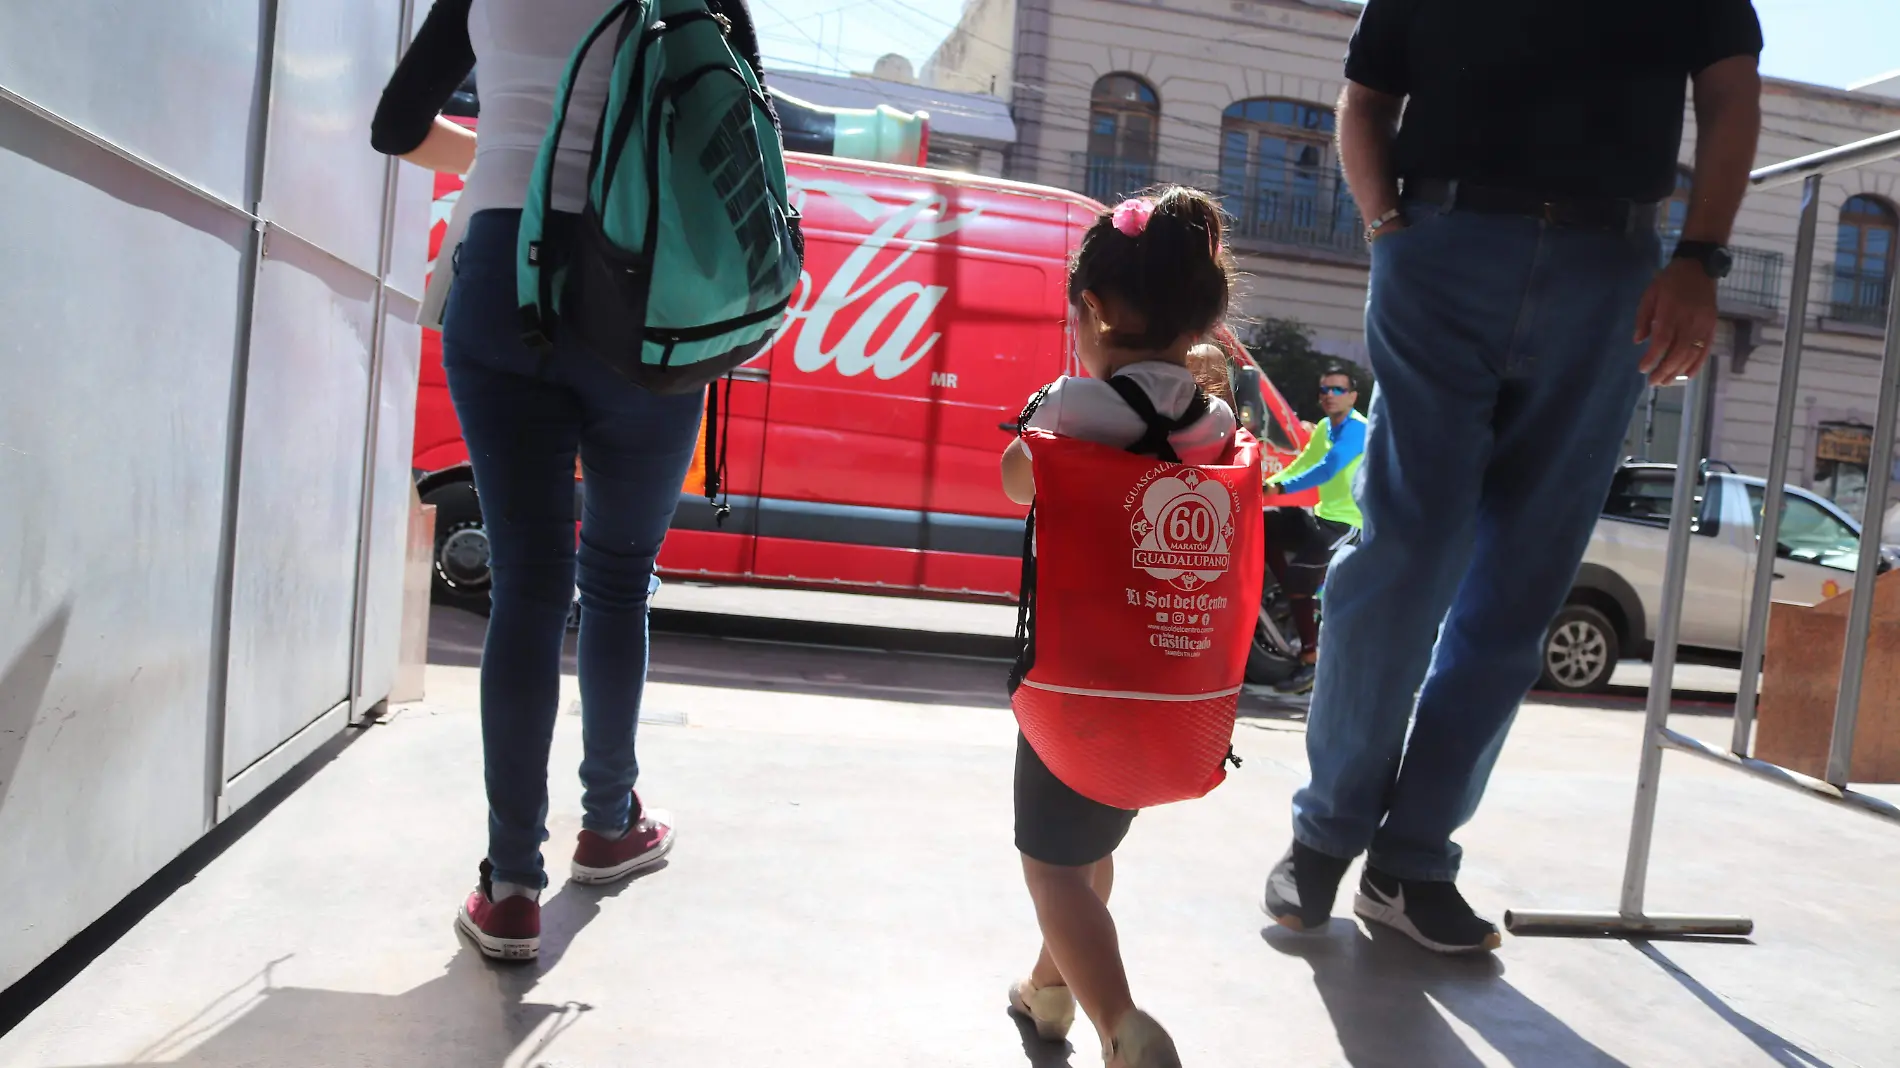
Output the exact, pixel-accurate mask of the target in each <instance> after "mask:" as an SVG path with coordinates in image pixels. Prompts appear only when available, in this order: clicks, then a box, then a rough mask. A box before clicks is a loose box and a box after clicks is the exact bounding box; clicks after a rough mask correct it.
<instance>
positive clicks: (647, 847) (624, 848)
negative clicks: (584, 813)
mask: <svg viewBox="0 0 1900 1068" xmlns="http://www.w3.org/2000/svg"><path fill="white" fill-rule="evenodd" d="M633 814H634V815H633V825H632V826H631V827H628V828H627V833H626V834H624V835H621V836H620V837H619V838H608V837H606V836H605V835H600V834H595V833H594V832H593V831H582V832H581V837H580V841H578V842H576V843H575V845H574V869H573V872H574V881H575V882H577V883H586V884H589V885H594V886H598V885H600V884H601V883H611V882H617V881H619V880H621V879H625V878H626V877H628V876H629V875H632V874H634V873H635V872H638V871H644V870H646V869H647V868H651V867H653V866H654V865H655V864H658V863H659V862H660V861H662V860H665V859H666V855H667V853H669V852H671V851H672V849H673V838H674V835H673V820H672V818H671V817H670V816H668V815H667V814H666V813H664V812H661V811H658V810H655V811H651V812H649V811H647V810H646V809H644V808H642V807H641V805H640V795H639V794H634V795H633Z"/></svg>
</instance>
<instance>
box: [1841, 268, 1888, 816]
mask: <svg viewBox="0 0 1900 1068" xmlns="http://www.w3.org/2000/svg"><path fill="white" fill-rule="evenodd" d="M1884 353H1885V355H1884V358H1883V359H1882V361H1881V366H1880V404H1879V407H1878V408H1877V409H1876V410H1875V411H1876V414H1875V415H1874V443H1873V449H1872V452H1871V453H1870V454H1869V455H1868V457H1867V499H1866V501H1865V502H1864V503H1863V504H1862V505H1861V513H1860V514H1861V521H1860V566H1859V567H1858V568H1857V569H1856V570H1855V572H1854V597H1853V601H1852V602H1851V604H1850V606H1849V607H1848V610H1847V640H1846V642H1845V643H1844V647H1843V649H1842V651H1841V689H1840V693H1839V695H1838V696H1837V697H1836V699H1835V703H1834V734H1833V737H1832V738H1831V739H1829V742H1828V752H1827V781H1828V782H1829V783H1830V784H1831V785H1833V786H1834V787H1835V788H1836V789H1841V790H1844V789H1846V788H1847V781H1848V776H1849V775H1850V774H1852V771H1853V764H1854V729H1855V727H1857V726H1858V725H1859V723H1860V688H1861V686H1860V684H1861V676H1862V673H1863V672H1864V670H1865V669H1866V666H1867V638H1868V636H1869V635H1870V634H1871V633H1872V632H1873V623H1874V581H1875V579H1877V578H1878V577H1879V575H1880V534H1881V527H1882V526H1883V525H1884V522H1885V520H1886V513H1887V491H1888V488H1889V486H1890V485H1891V484H1892V481H1893V437H1894V420H1895V416H1896V415H1900V291H1894V290H1889V292H1888V297H1887V344H1886V347H1885V350H1884Z"/></svg>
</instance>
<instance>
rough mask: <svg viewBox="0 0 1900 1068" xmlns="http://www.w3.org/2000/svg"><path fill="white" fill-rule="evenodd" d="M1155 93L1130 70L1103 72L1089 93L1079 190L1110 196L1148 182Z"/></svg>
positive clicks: (1156, 121)
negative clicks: (1084, 172) (1084, 174)
mask: <svg viewBox="0 0 1900 1068" xmlns="http://www.w3.org/2000/svg"><path fill="white" fill-rule="evenodd" d="M1160 125H1161V97H1160V96H1158V95H1156V93H1155V91H1154V87H1153V86H1151V85H1149V84H1148V83H1147V82H1145V81H1143V80H1141V79H1140V78H1137V77H1135V76H1134V75H1132V74H1109V75H1104V76H1103V77H1102V78H1101V79H1099V80H1098V81H1096V83H1095V90H1094V92H1093V93H1091V94H1090V96H1089V151H1088V182H1087V189H1085V190H1084V192H1086V193H1088V194H1089V195H1090V196H1092V197H1094V198H1095V199H1097V200H1108V201H1112V200H1115V199H1117V198H1119V197H1121V196H1124V195H1126V194H1128V193H1133V192H1135V191H1136V190H1139V189H1141V188H1142V187H1144V186H1148V185H1152V184H1154V164H1155V138H1156V134H1157V132H1158V130H1159V128H1160Z"/></svg>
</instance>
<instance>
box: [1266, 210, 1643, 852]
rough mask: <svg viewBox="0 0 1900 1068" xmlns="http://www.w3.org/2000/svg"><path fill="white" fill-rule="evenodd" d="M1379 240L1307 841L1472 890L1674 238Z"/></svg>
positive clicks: (1451, 234) (1528, 231)
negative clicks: (1648, 292) (1517, 719)
mask: <svg viewBox="0 0 1900 1068" xmlns="http://www.w3.org/2000/svg"><path fill="white" fill-rule="evenodd" d="M1406 219H1407V222H1408V226H1407V227H1406V229H1404V230H1401V231H1399V232H1397V233H1395V234H1392V235H1390V236H1388V237H1384V238H1381V239H1379V240H1378V241H1375V242H1373V245H1372V281H1371V289H1370V292H1369V294H1368V298H1367V301H1366V339H1367V345H1368V347H1369V348H1370V350H1371V356H1372V370H1373V374H1374V376H1375V378H1376V379H1377V382H1378V385H1377V388H1376V390H1375V391H1374V393H1373V398H1372V411H1371V425H1370V427H1369V433H1368V437H1367V444H1366V457H1365V463H1364V465H1363V467H1362V468H1361V473H1360V476H1359V484H1358V487H1357V497H1358V500H1359V506H1360V509H1361V510H1362V511H1363V512H1364V513H1365V527H1364V532H1363V535H1362V538H1361V540H1360V543H1359V545H1358V546H1356V547H1351V548H1348V549H1346V550H1344V551H1342V552H1341V553H1340V554H1339V556H1338V557H1337V558H1336V559H1335V560H1334V562H1333V566H1332V571H1331V573H1330V574H1329V575H1328V577H1327V581H1326V610H1325V613H1324V620H1323V622H1322V628H1323V629H1322V631H1321V636H1320V648H1321V649H1323V650H1324V654H1323V655H1322V656H1321V657H1320V659H1319V674H1318V678H1317V680H1316V684H1315V687H1314V692H1313V705H1312V713H1311V715H1310V717H1309V719H1308V724H1307V740H1306V748H1307V756H1308V759H1309V762H1310V764H1311V769H1312V781H1311V782H1310V783H1309V784H1308V785H1307V786H1306V787H1305V788H1304V789H1302V790H1301V791H1300V792H1299V793H1298V794H1297V795H1295V797H1294V799H1293V824H1294V834H1295V836H1296V837H1297V838H1298V839H1299V840H1300V841H1301V842H1303V843H1305V844H1306V845H1308V846H1310V847H1312V848H1314V849H1317V850H1319V851H1320V852H1322V853H1326V854H1330V855H1332V856H1336V857H1345V858H1350V857H1354V856H1357V855H1358V854H1359V853H1361V852H1368V853H1369V856H1368V860H1369V862H1370V863H1371V864H1372V865H1373V866H1375V867H1377V868H1378V869H1379V870H1380V871H1382V872H1385V873H1387V874H1390V875H1394V876H1397V877H1399V878H1404V879H1423V880H1449V879H1454V878H1456V877H1457V874H1458V863H1459V859H1460V855H1461V851H1460V850H1459V848H1458V846H1457V845H1456V844H1454V843H1453V842H1452V841H1451V835H1452V832H1453V831H1455V830H1456V829H1457V828H1459V827H1460V826H1462V825H1463V824H1464V823H1465V822H1466V821H1468V820H1469V819H1470V818H1471V816H1472V814H1473V813H1475V812H1476V811H1477V807H1478V801H1479V799H1480V798H1481V797H1482V796H1483V794H1484V787H1485V783H1486V781H1487V780H1488V779H1489V778H1490V775H1491V769H1492V766H1493V765H1494V764H1495V763H1496V762H1497V757H1498V752H1499V750H1500V749H1501V748H1502V747H1503V744H1504V737H1505V734H1506V732H1507V731H1508V730H1509V728H1510V724H1511V720H1512V718H1513V716H1515V714H1516V712H1517V707H1518V704H1519V702H1520V701H1522V700H1523V698H1524V695H1525V693H1526V692H1528V691H1529V689H1530V687H1531V684H1532V683H1534V682H1535V681H1536V679H1537V676H1538V672H1539V661H1540V657H1541V650H1542V642H1543V637H1544V631H1545V629H1546V628H1547V627H1548V626H1549V625H1550V620H1551V617H1552V616H1554V615H1555V614H1556V612H1557V610H1558V609H1559V608H1560V607H1562V605H1563V601H1564V598H1565V596H1566V594H1567V593H1568V592H1569V589H1570V586H1571V583H1572V581H1573V580H1574V579H1575V578H1576V574H1577V565H1578V563H1579V562H1580V561H1581V560H1582V558H1583V552H1584V549H1585V547H1586V546H1587V544H1588V542H1589V539H1590V531H1591V529H1592V528H1593V527H1594V525H1595V523H1596V520H1597V516H1598V514H1599V513H1600V512H1601V510H1602V506H1603V501H1604V497H1605V496H1606V495H1607V493H1608V492H1609V483H1610V478H1611V476H1612V475H1613V474H1614V472H1615V469H1616V466H1617V463H1618V461H1619V456H1618V450H1619V447H1620V445H1621V443H1622V441H1623V436H1624V433H1625V432H1626V431H1627V429H1628V427H1629V420H1630V414H1631V412H1632V411H1633V410H1634V408H1635V405H1636V400H1637V398H1638V397H1639V396H1640V395H1641V393H1642V390H1643V378H1642V376H1641V374H1640V373H1639V372H1638V370H1637V363H1638V361H1639V359H1640V358H1641V354H1642V349H1641V347H1640V346H1638V345H1636V344H1634V343H1632V342H1631V340H1630V339H1631V336H1632V335H1633V334H1634V332H1635V319H1636V309H1637V305H1638V304H1639V303H1640V302H1641V299H1642V294H1643V290H1644V288H1645V287H1646V286H1647V285H1648V283H1649V281H1650V279H1651V278H1652V277H1654V275H1655V272H1656V263H1657V259H1658V256H1659V254H1660V249H1659V248H1658V239H1657V237H1656V235H1655V234H1654V233H1653V232H1651V231H1649V230H1647V229H1644V230H1642V231H1641V232H1634V233H1604V232H1599V231H1585V230H1575V229H1559V228H1553V227H1551V226H1548V225H1546V224H1545V223H1543V222H1541V221H1539V220H1536V219H1531V218H1525V217H1520V216H1507V215H1485V214H1479V213H1476V212H1470V211H1450V212H1447V211H1443V210H1441V209H1440V208H1438V207H1436V206H1431V205H1425V204H1419V203H1411V204H1408V205H1407V207H1406Z"/></svg>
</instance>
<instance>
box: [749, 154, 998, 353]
mask: <svg viewBox="0 0 1900 1068" xmlns="http://www.w3.org/2000/svg"><path fill="white" fill-rule="evenodd" d="M820 194H821V195H824V196H828V197H831V198H832V199H834V200H836V201H837V202H838V203H839V204H841V205H843V206H844V207H846V208H848V209H850V210H851V211H852V212H853V213H854V214H856V215H857V216H858V217H859V218H861V219H863V220H865V221H866V222H870V223H874V224H876V225H875V228H874V229H873V230H872V231H871V232H870V233H869V234H868V235H866V236H865V238H864V240H863V241H862V242H861V243H860V244H859V245H858V247H857V248H855V249H853V250H852V251H851V254H850V255H849V256H846V257H845V260H844V262H843V263H842V264H840V265H839V266H838V269H837V271H835V272H834V273H833V274H832V276H831V277H830V278H829V279H826V281H825V283H824V288H823V289H820V288H819V287H818V285H817V283H816V281H815V280H814V279H813V278H812V276H811V273H810V272H806V273H805V274H804V276H803V277H802V278H801V279H800V280H799V288H798V295H797V296H796V297H795V298H794V299H793V301H792V306H791V308H790V309H789V310H788V311H787V312H786V318H785V325H784V327H782V328H781V329H780V335H779V336H780V337H781V338H783V337H784V336H785V332H786V331H790V330H794V329H796V330H797V331H798V338H797V340H796V341H795V342H794V344H793V347H792V363H793V364H794V365H795V366H796V367H797V368H798V369H799V370H801V371H804V372H806V373H811V372H813V371H819V370H822V369H823V368H824V367H825V366H826V365H827V364H831V365H834V366H836V367H837V369H838V373H839V374H841V375H846V376H852V375H860V374H863V373H864V372H865V371H870V372H871V373H872V374H874V375H876V376H877V377H878V378H882V379H891V378H896V377H897V376H899V375H901V374H903V373H904V372H906V371H908V370H910V369H911V368H913V367H915V366H917V364H918V363H919V362H920V361H922V360H923V358H924V357H925V356H926V355H927V354H929V352H930V350H931V348H932V347H934V346H935V345H936V344H937V342H938V340H939V339H941V338H942V337H943V334H942V333H941V332H932V333H930V334H929V335H928V336H923V335H924V330H925V328H926V327H928V326H929V325H930V318H931V316H932V315H933V314H935V313H936V310H937V305H939V304H941V303H942V302H943V298H944V294H945V293H948V292H949V289H948V288H947V287H945V286H937V285H925V284H923V283H921V282H899V283H897V284H895V285H891V286H887V287H886V286H885V283H886V282H887V281H889V280H890V278H891V276H892V275H894V274H896V273H897V271H898V269H899V268H901V267H903V266H904V264H905V262H906V261H908V260H909V259H910V258H911V256H913V255H915V254H916V252H917V245H916V244H914V242H923V241H935V240H937V239H938V238H941V237H944V236H945V235H947V234H951V233H955V232H956V231H957V230H960V229H962V228H963V227H965V226H967V225H969V224H970V222H971V221H972V220H974V219H976V217H977V216H978V215H981V214H982V209H981V208H972V209H970V210H968V211H964V212H960V213H958V214H956V215H946V214H945V212H946V210H947V209H948V208H949V201H948V199H947V198H945V197H944V196H943V195H941V194H939V193H936V192H926V193H924V194H923V195H921V196H919V197H917V199H915V200H913V201H911V202H910V203H908V204H902V205H896V206H893V205H889V204H885V203H883V202H881V201H879V200H877V199H876V198H875V197H872V196H871V195H869V194H868V193H866V192H864V191H863V190H861V189H858V188H857V187H855V186H852V185H849V184H847V183H844V182H837V181H827V180H813V181H805V182H797V183H794V185H793V195H794V197H795V202H796V203H797V204H798V206H799V207H800V209H801V210H802V209H803V207H804V204H805V202H806V201H807V200H808V199H809V198H810V197H811V196H813V195H820ZM893 241H902V242H904V245H903V246H902V247H901V248H900V249H899V250H898V251H897V253H896V255H894V256H892V257H891V258H890V262H888V263H886V264H884V265H883V266H882V267H879V268H878V269H877V271H876V272H875V273H873V274H870V276H869V277H865V275H866V272H867V271H870V270H871V265H872V264H873V263H875V262H876V261H877V259H878V255H879V253H881V252H883V251H884V250H885V249H886V248H887V247H889V246H890V245H891V244H892V242H893ZM880 287H884V288H880ZM873 294H875V295H873ZM867 297H869V298H871V299H870V302H869V304H868V305H866V306H865V307H864V309H863V310H862V311H861V312H859V314H858V317H857V319H856V321H854V322H852V323H851V325H850V326H849V327H848V328H847V329H846V330H845V331H844V333H843V334H842V335H841V336H840V337H838V338H837V340H836V341H834V342H832V343H831V344H830V345H826V343H825V338H826V335H828V334H830V333H831V328H832V325H833V320H834V319H835V318H838V317H839V314H840V313H841V312H844V311H845V310H846V309H848V308H851V307H852V306H853V305H856V304H858V303H859V302H860V301H862V300H864V299H865V298H867ZM892 315H901V317H900V318H898V319H897V321H896V324H895V325H894V326H892V327H891V328H890V329H889V331H888V332H885V331H884V327H885V321H886V320H887V319H889V318H890V317H891V316H892ZM880 333H885V337H884V341H883V343H882V344H880V345H879V346H878V347H877V350H876V351H871V349H870V345H871V339H872V338H874V337H876V336H878V335H879V334H880Z"/></svg>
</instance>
